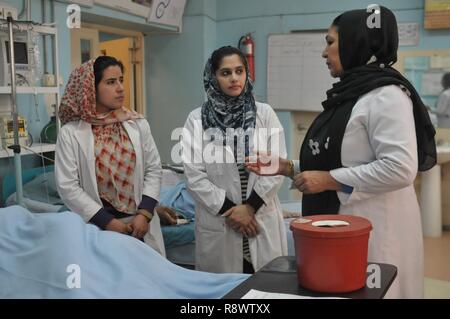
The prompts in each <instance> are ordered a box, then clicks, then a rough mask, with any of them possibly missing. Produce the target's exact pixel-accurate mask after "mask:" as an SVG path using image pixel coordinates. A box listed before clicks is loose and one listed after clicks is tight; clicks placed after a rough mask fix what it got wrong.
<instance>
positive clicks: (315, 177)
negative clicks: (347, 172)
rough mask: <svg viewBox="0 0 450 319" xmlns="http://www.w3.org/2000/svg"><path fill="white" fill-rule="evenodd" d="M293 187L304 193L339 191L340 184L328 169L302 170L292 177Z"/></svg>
mask: <svg viewBox="0 0 450 319" xmlns="http://www.w3.org/2000/svg"><path fill="white" fill-rule="evenodd" d="M293 180H294V185H295V187H296V188H297V189H298V190H299V191H301V192H303V193H305V194H317V193H321V192H324V191H330V190H332V191H339V190H341V188H342V185H341V184H340V183H339V182H338V181H336V180H335V179H334V178H333V177H332V176H331V174H330V172H328V171H304V172H302V173H300V174H297V175H295V176H294V178H293Z"/></svg>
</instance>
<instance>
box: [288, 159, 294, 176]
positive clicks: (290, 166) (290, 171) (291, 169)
mask: <svg viewBox="0 0 450 319" xmlns="http://www.w3.org/2000/svg"><path fill="white" fill-rule="evenodd" d="M288 176H289V177H294V161H293V160H289V162H288Z"/></svg>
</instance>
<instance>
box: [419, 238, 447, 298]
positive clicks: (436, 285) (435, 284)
mask: <svg viewBox="0 0 450 319" xmlns="http://www.w3.org/2000/svg"><path fill="white" fill-rule="evenodd" d="M424 250H425V298H449V299H450V232H448V231H447V232H444V233H443V234H442V237H439V238H431V237H425V238H424Z"/></svg>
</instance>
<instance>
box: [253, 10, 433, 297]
mask: <svg viewBox="0 0 450 319" xmlns="http://www.w3.org/2000/svg"><path fill="white" fill-rule="evenodd" d="M371 14H372V13H371V12H367V11H366V10H353V11H348V12H345V13H343V14H342V15H340V16H338V17H337V18H336V19H335V20H334V21H333V24H332V26H331V27H330V29H329V30H328V34H327V36H326V42H327V45H326V48H325V50H324V52H323V54H322V56H323V57H324V58H325V59H326V64H327V65H328V68H329V69H330V73H331V76H333V77H339V78H340V81H339V82H338V83H336V84H334V85H333V88H332V89H331V90H329V91H328V92H327V100H326V101H325V102H323V107H324V111H323V112H322V113H321V114H320V115H319V116H318V117H317V118H316V119H315V121H314V122H313V123H312V125H311V127H310V129H309V131H308V133H307V135H306V137H305V140H304V142H303V144H302V148H301V153H300V161H295V162H293V161H289V160H285V159H279V160H280V165H279V169H278V170H272V171H271V172H270V173H271V174H277V173H278V174H283V175H287V176H291V177H292V178H293V180H294V184H295V186H296V187H297V188H298V189H299V190H300V191H301V192H303V198H302V211H303V215H304V216H307V215H316V214H327V213H328V214H329V213H336V214H337V213H339V214H349V215H357V216H362V217H365V218H367V219H369V220H370V222H371V223H372V226H373V230H372V232H371V234H370V239H369V256H368V259H369V261H373V262H379V263H389V264H393V265H395V266H397V267H398V275H397V278H396V279H395V281H394V283H393V285H392V286H391V287H390V289H389V291H388V293H387V295H386V296H387V297H388V298H389V297H390V298H421V297H423V277H424V274H423V239H422V229H421V218H420V210H419V206H418V203H417V198H416V194H415V191H414V186H413V182H414V179H415V177H416V174H417V169H418V168H419V169H420V170H427V169H430V168H431V167H432V166H433V165H434V164H435V163H436V146H435V142H434V135H435V131H434V128H433V126H432V124H431V121H430V119H429V116H428V113H427V111H426V108H425V106H424V105H423V103H422V101H421V100H420V97H419V96H418V94H417V92H416V90H415V89H414V87H413V86H412V85H411V84H410V83H409V82H408V81H407V80H406V79H405V78H404V77H403V76H402V75H401V74H400V73H398V72H397V71H396V70H394V69H393V68H391V65H392V64H394V63H395V61H396V60H397V48H398V36H397V23H396V19H395V16H394V14H393V13H392V12H391V11H390V10H388V9H387V8H384V7H381V8H380V12H378V13H375V14H376V15H377V16H376V17H375V19H376V20H378V21H379V22H380V26H378V27H374V28H370V27H369V26H368V24H367V21H372V22H373V17H370V18H369V16H370V15H371ZM262 166H263V164H261V163H255V164H249V167H248V168H249V169H250V170H252V171H254V172H257V173H260V169H261V167H262ZM300 172H301V173H300ZM424 213H425V214H426V212H424Z"/></svg>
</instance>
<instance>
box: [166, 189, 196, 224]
mask: <svg viewBox="0 0 450 319" xmlns="http://www.w3.org/2000/svg"><path fill="white" fill-rule="evenodd" d="M159 204H160V205H162V206H168V207H172V208H174V209H175V210H176V211H177V213H179V214H181V215H182V216H183V217H184V218H185V219H188V220H191V219H193V218H194V217H195V203H194V199H193V198H192V196H191V195H190V194H189V192H188V190H187V188H186V182H184V181H182V182H179V183H178V184H177V185H175V186H173V187H163V188H162V189H161V194H160V199H159Z"/></svg>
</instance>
